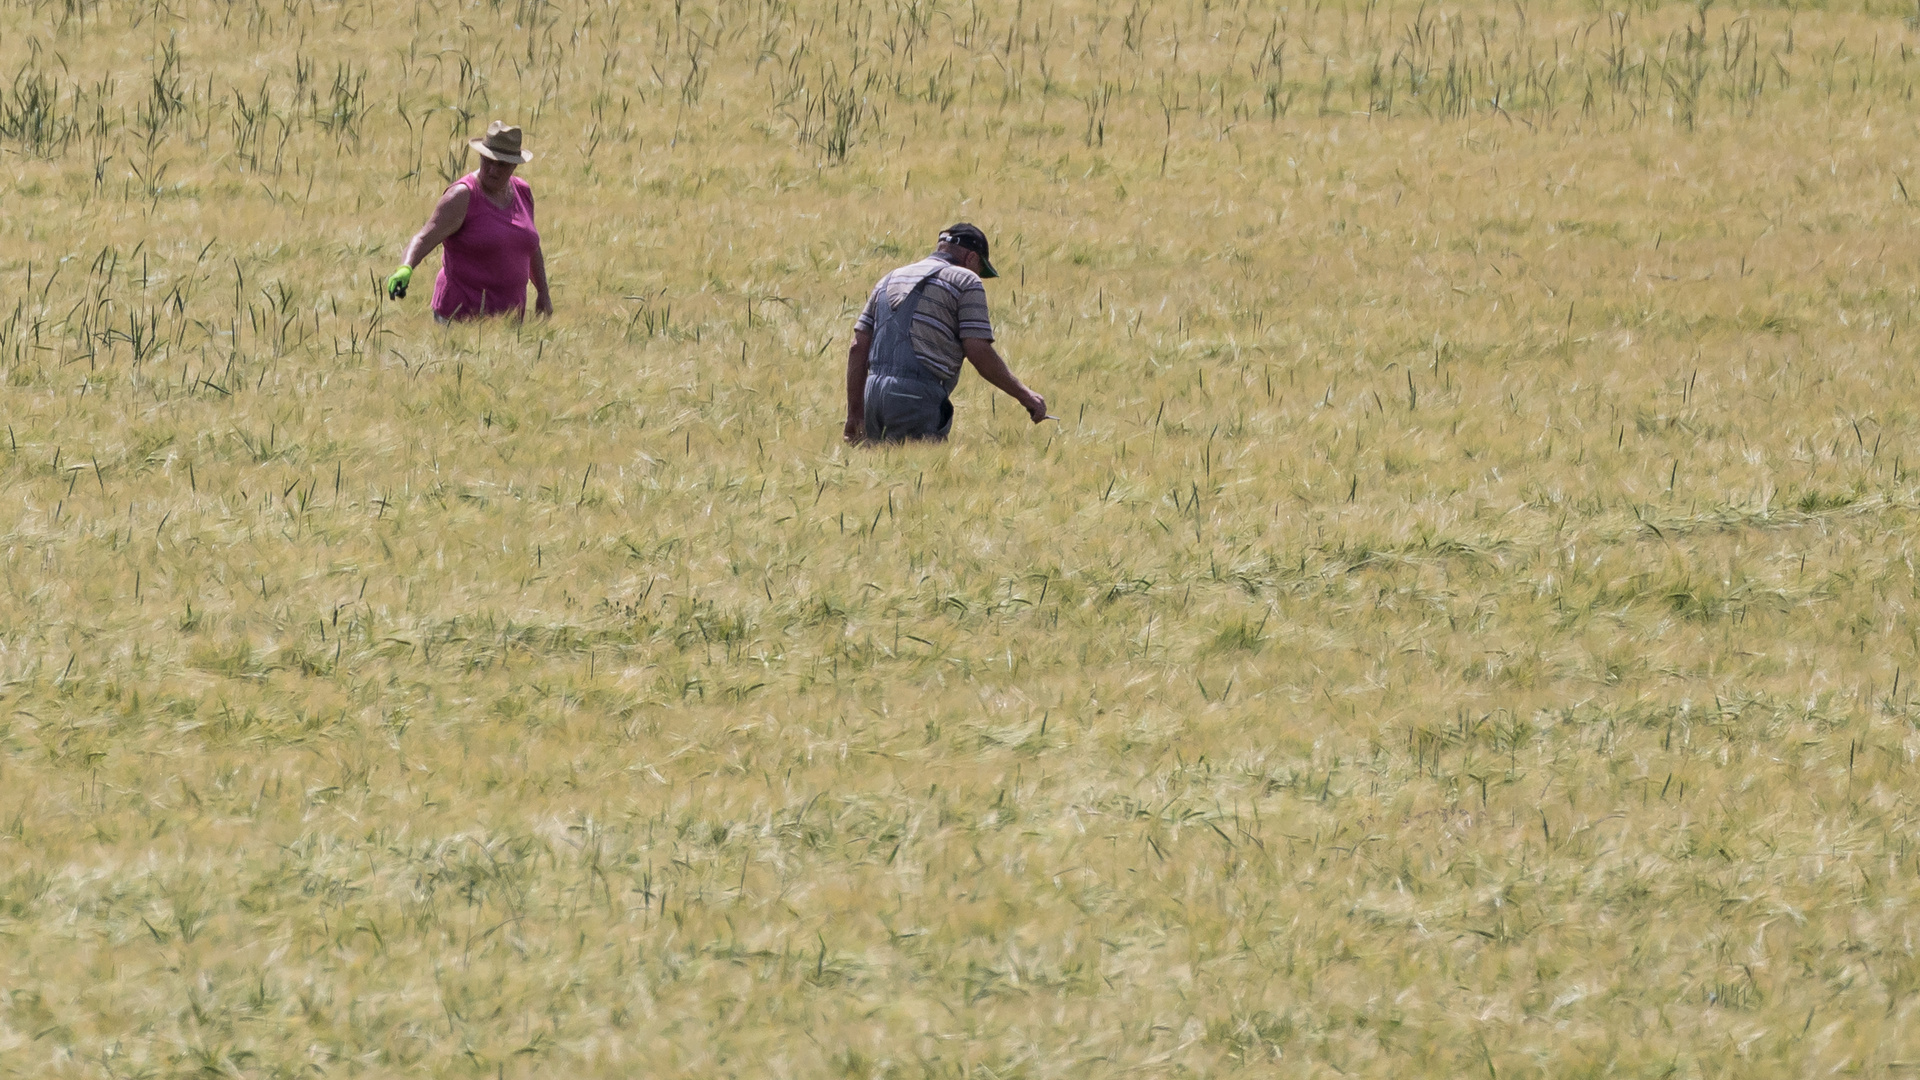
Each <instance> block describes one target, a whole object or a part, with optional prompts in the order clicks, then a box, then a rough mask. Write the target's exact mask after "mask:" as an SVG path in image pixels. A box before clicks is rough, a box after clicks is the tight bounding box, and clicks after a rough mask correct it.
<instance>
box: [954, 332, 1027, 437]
mask: <svg viewBox="0 0 1920 1080" xmlns="http://www.w3.org/2000/svg"><path fill="white" fill-rule="evenodd" d="M960 347H961V348H962V349H964V350H966V353H967V359H968V360H969V361H970V362H972V364H973V368H974V370H975V371H978V372H979V373H980V377H981V378H983V379H985V380H987V381H988V382H990V383H992V384H993V385H995V386H997V387H999V388H1000V389H1001V390H1003V391H1005V392H1006V394H1007V396H1008V397H1010V398H1012V399H1013V400H1015V401H1017V402H1019V403H1020V407H1021V408H1023V409H1025V410H1027V415H1028V416H1031V417H1033V422H1034V423H1036V424H1037V423H1039V422H1040V421H1042V420H1045V419H1046V418H1047V399H1046V398H1043V397H1041V396H1040V395H1039V394H1036V393H1034V392H1033V391H1032V390H1029V389H1027V384H1026V383H1023V382H1021V381H1020V380H1019V378H1018V377H1017V376H1015V375H1014V373H1013V371H1012V369H1010V368H1008V367H1007V362H1006V361H1005V360H1002V359H1001V358H1000V350H998V349H996V348H994V347H993V342H991V341H988V340H987V339H985V338H961V339H960Z"/></svg>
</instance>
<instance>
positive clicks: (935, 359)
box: [853, 252, 993, 390]
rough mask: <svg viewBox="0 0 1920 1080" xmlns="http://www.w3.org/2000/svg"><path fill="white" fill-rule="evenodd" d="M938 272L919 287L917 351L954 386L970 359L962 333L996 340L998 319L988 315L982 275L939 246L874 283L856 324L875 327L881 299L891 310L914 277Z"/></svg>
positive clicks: (930, 368) (942, 379)
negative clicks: (964, 361) (924, 284)
mask: <svg viewBox="0 0 1920 1080" xmlns="http://www.w3.org/2000/svg"><path fill="white" fill-rule="evenodd" d="M929 271H931V272H932V273H933V277H932V278H931V279H929V280H928V282H927V287H926V288H925V289H922V290H921V291H920V309H919V310H918V311H916V312H914V316H913V355H914V358H915V359H917V360H919V361H920V362H921V363H922V364H925V365H926V366H927V370H928V371H929V373H931V374H932V375H933V376H934V377H935V378H937V379H939V381H940V382H941V383H942V384H944V385H945V386H946V387H947V388H948V389H949V390H951V389H952V388H953V385H954V384H955V383H956V382H958V381H959V380H960V364H961V362H962V361H963V360H965V359H966V351H965V349H964V348H963V347H962V346H961V344H960V340H961V339H962V338H978V339H980V340H982V341H992V340H993V320H992V319H991V318H989V317H988V315H987V289H986V286H985V285H982V284H981V283H980V275H978V274H976V273H974V272H973V271H971V270H969V269H967V268H966V267H964V266H955V265H954V264H953V260H952V259H950V258H948V257H947V256H945V255H942V254H940V253H939V252H934V253H933V254H932V255H929V256H927V257H926V258H924V259H922V260H920V261H919V262H917V263H913V264H911V265H909V266H903V267H901V268H900V269H898V270H895V271H893V272H892V273H890V274H888V275H887V276H886V277H883V278H881V279H880V283H879V284H878V285H875V286H874V287H873V295H871V296H869V297H867V306H866V307H865V308H863V309H862V310H861V312H860V319H859V321H858V322H856V323H854V324H853V329H854V332H855V333H858V332H860V331H866V332H867V333H869V334H871V333H873V330H874V326H875V325H876V324H875V320H876V319H877V318H878V315H879V311H880V308H879V305H880V304H882V303H884V304H886V305H887V308H888V310H892V309H894V308H897V307H899V306H900V302H901V301H902V300H905V299H906V298H907V293H909V292H911V291H913V283H914V282H916V281H918V280H920V279H921V278H922V277H925V276H926V275H927V274H928V272H929Z"/></svg>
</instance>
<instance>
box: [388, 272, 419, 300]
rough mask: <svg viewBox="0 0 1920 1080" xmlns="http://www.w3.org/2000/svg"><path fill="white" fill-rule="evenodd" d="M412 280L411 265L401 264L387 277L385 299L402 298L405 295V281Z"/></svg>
mask: <svg viewBox="0 0 1920 1080" xmlns="http://www.w3.org/2000/svg"><path fill="white" fill-rule="evenodd" d="M412 280H413V267H411V266H403V267H401V268H400V269H398V270H395V271H394V272H393V276H392V277H390V278H388V279H387V299H389V300H403V299H405V298H406V295H407V283H408V282H409V281H412Z"/></svg>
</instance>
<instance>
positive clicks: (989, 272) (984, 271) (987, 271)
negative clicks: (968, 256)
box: [974, 251, 1000, 278]
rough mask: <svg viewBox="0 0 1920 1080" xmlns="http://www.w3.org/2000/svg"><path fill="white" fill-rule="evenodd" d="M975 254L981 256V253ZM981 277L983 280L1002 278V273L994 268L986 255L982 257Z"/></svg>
mask: <svg viewBox="0 0 1920 1080" xmlns="http://www.w3.org/2000/svg"><path fill="white" fill-rule="evenodd" d="M974 254H976V255H979V254H980V253H979V252H977V251H976V252H974ZM980 276H981V277H983V278H990V277H999V276H1000V271H998V270H995V269H994V268H993V264H992V263H990V262H988V261H987V257H986V256H985V255H980Z"/></svg>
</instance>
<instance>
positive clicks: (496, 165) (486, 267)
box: [387, 120, 553, 322]
mask: <svg viewBox="0 0 1920 1080" xmlns="http://www.w3.org/2000/svg"><path fill="white" fill-rule="evenodd" d="M468 145H470V146H472V147H473V148H474V149H475V150H477V151H479V153H480V168H479V169H478V170H477V171H475V172H471V173H468V174H467V175H465V176H463V177H461V178H460V179H458V180H456V181H454V182H453V184H452V185H451V186H450V187H448V188H447V190H446V193H445V194H443V195H441V196H440V202H439V203H438V204H437V205H436V206H434V208H433V214H432V216H431V217H429V218H428V219H427V223H426V225H425V226H423V227H422V228H421V230H420V232H419V233H418V234H417V235H416V236H414V238H413V240H412V241H411V242H409V243H408V244H407V250H406V252H405V254H404V255H403V256H402V258H403V260H404V261H403V262H402V263H401V266H400V269H398V270H396V271H394V273H393V276H392V277H389V278H388V279H387V295H389V296H391V297H393V298H394V299H399V298H401V297H403V296H405V295H407V285H408V284H409V283H410V281H411V280H412V278H413V268H414V267H416V266H418V265H420V261H421V260H422V259H424V258H426V257H427V255H428V253H430V252H431V251H433V249H434V248H436V247H440V246H441V245H442V244H444V245H445V249H444V251H443V253H442V254H441V256H440V276H439V277H438V278H436V279H435V280H434V283H433V316H434V318H436V319H438V320H440V321H441V322H452V321H454V320H456V319H479V318H484V317H486V316H489V315H513V316H516V317H524V316H525V315H526V312H527V282H528V281H529V280H531V281H532V282H533V287H534V291H535V293H536V297H535V299H534V311H535V312H537V313H539V314H541V315H551V314H553V298H552V296H550V295H549V294H548V292H547V263H546V259H545V258H544V257H543V256H542V255H541V253H540V232H539V230H538V229H536V228H535V227H534V224H533V189H532V188H531V187H529V186H527V182H526V181H525V180H522V179H520V178H519V177H517V176H514V175H513V170H514V167H515V166H516V165H519V164H521V163H522V162H525V161H528V160H530V159H531V157H532V155H530V154H527V153H525V152H524V151H523V150H521V148H520V129H519V128H517V127H510V126H508V125H506V124H503V123H501V122H500V121H498V120H495V121H494V122H493V123H491V124H489V125H488V126H487V135H486V138H484V139H472V140H469V142H468Z"/></svg>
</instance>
